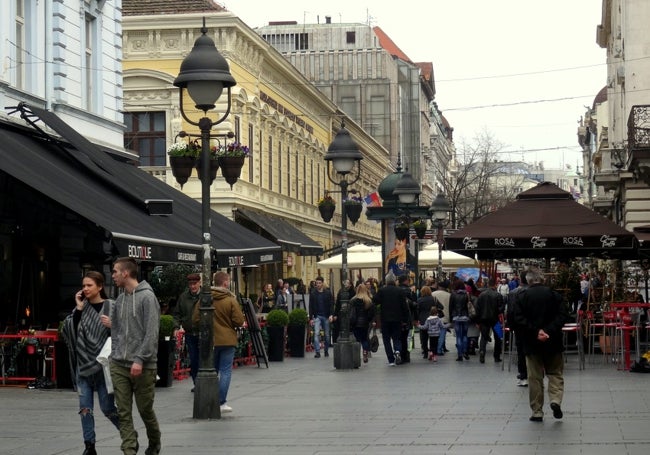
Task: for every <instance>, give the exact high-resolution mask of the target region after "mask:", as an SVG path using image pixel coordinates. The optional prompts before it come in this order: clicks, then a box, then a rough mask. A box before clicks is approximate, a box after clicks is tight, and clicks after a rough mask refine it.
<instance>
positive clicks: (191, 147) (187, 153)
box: [167, 142, 200, 188]
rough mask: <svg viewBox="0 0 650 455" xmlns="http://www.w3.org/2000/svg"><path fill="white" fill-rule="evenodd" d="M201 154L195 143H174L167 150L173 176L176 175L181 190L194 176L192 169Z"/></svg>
mask: <svg viewBox="0 0 650 455" xmlns="http://www.w3.org/2000/svg"><path fill="white" fill-rule="evenodd" d="M199 152H200V149H199V148H198V147H197V145H196V143H194V142H190V143H187V142H174V143H173V144H172V145H171V146H170V147H169V148H168V149H167V154H168V155H169V164H170V166H171V168H172V174H174V177H175V178H176V181H177V182H178V183H179V184H180V186H181V188H182V187H183V184H185V182H187V179H189V178H190V175H192V169H193V168H194V164H195V163H196V158H197V157H198V156H199Z"/></svg>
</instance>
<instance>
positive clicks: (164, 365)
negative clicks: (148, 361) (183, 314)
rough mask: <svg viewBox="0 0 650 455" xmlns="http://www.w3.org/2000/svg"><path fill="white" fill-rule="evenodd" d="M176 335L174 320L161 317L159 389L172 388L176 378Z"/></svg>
mask: <svg viewBox="0 0 650 455" xmlns="http://www.w3.org/2000/svg"><path fill="white" fill-rule="evenodd" d="M173 334H174V318H173V317H172V316H170V315H168V314H163V315H161V316H160V330H159V332H158V377H159V378H160V379H158V381H156V386H158V387H171V386H172V381H173V377H174V363H175V362H176V359H175V357H174V353H175V348H176V340H175V339H174V338H173Z"/></svg>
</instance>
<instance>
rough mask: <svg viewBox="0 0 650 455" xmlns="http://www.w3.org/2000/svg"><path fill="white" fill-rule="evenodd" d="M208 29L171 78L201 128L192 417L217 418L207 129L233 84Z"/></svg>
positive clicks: (217, 387)
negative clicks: (199, 252) (198, 293)
mask: <svg viewBox="0 0 650 455" xmlns="http://www.w3.org/2000/svg"><path fill="white" fill-rule="evenodd" d="M207 31H208V29H207V28H206V27H205V18H203V27H202V28H201V36H199V37H198V38H197V40H196V41H195V42H194V47H193V48H192V51H191V52H190V53H189V54H188V55H187V57H185V58H184V59H183V62H182V63H181V68H180V72H179V73H178V76H177V77H176V79H175V80H174V85H175V86H176V87H178V88H179V91H180V110H181V115H182V116H183V118H184V119H185V121H187V122H188V123H190V124H192V125H194V126H198V127H199V129H200V130H201V157H200V160H201V163H202V166H201V174H202V175H201V176H200V177H201V218H202V223H201V228H202V232H203V270H202V274H201V277H202V280H203V282H202V286H201V304H200V307H199V310H200V313H201V319H200V323H199V330H200V332H199V357H200V363H199V371H198V374H197V377H196V384H195V393H194V412H193V417H194V418H195V419H218V418H221V410H220V403H219V386H218V381H217V373H216V372H215V370H214V365H213V363H212V362H213V361H212V352H213V339H212V316H213V307H212V296H211V293H210V281H211V280H210V268H211V256H210V244H211V236H210V224H211V220H210V179H209V172H210V130H211V129H212V127H213V126H215V125H218V124H219V123H221V122H223V121H224V120H225V119H226V117H228V114H229V113H230V105H231V100H230V88H231V87H232V86H234V85H235V84H236V82H235V79H234V78H233V77H232V75H231V74H230V67H229V66H228V62H227V61H226V59H225V58H224V57H223V56H222V55H221V54H220V53H219V51H218V50H217V47H216V46H215V44H214V41H213V40H212V39H211V38H210V37H209V36H207V35H206V33H207ZM224 88H226V89H227V90H228V95H227V96H228V107H227V109H226V112H225V113H224V114H223V116H221V117H220V118H219V119H218V120H216V121H213V120H211V119H210V118H209V117H208V111H210V110H212V109H214V108H215V103H216V102H217V100H218V99H219V97H220V96H221V94H222V92H223V89H224ZM184 89H187V92H188V93H189V96H190V98H191V99H192V101H194V105H195V107H196V109H198V110H200V111H203V115H204V116H203V117H202V118H201V119H199V121H198V122H195V121H193V120H191V119H190V118H188V116H187V115H186V114H185V106H184V100H185V96H184Z"/></svg>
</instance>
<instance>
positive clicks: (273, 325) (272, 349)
mask: <svg viewBox="0 0 650 455" xmlns="http://www.w3.org/2000/svg"><path fill="white" fill-rule="evenodd" d="M288 323H289V315H288V314H287V312H286V311H283V310H271V311H269V314H268V315H267V316H266V331H267V333H268V335H269V351H268V352H269V360H270V361H272V362H282V361H283V360H284V329H285V327H286V326H287V324H288Z"/></svg>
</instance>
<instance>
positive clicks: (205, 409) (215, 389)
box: [192, 370, 221, 420]
mask: <svg viewBox="0 0 650 455" xmlns="http://www.w3.org/2000/svg"><path fill="white" fill-rule="evenodd" d="M192 417H193V418H194V419H203V420H206V419H220V418H221V406H220V403H219V381H218V377H217V373H216V371H214V370H212V371H201V370H199V373H198V374H197V375H196V383H195V384H194V413H193V414H192Z"/></svg>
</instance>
